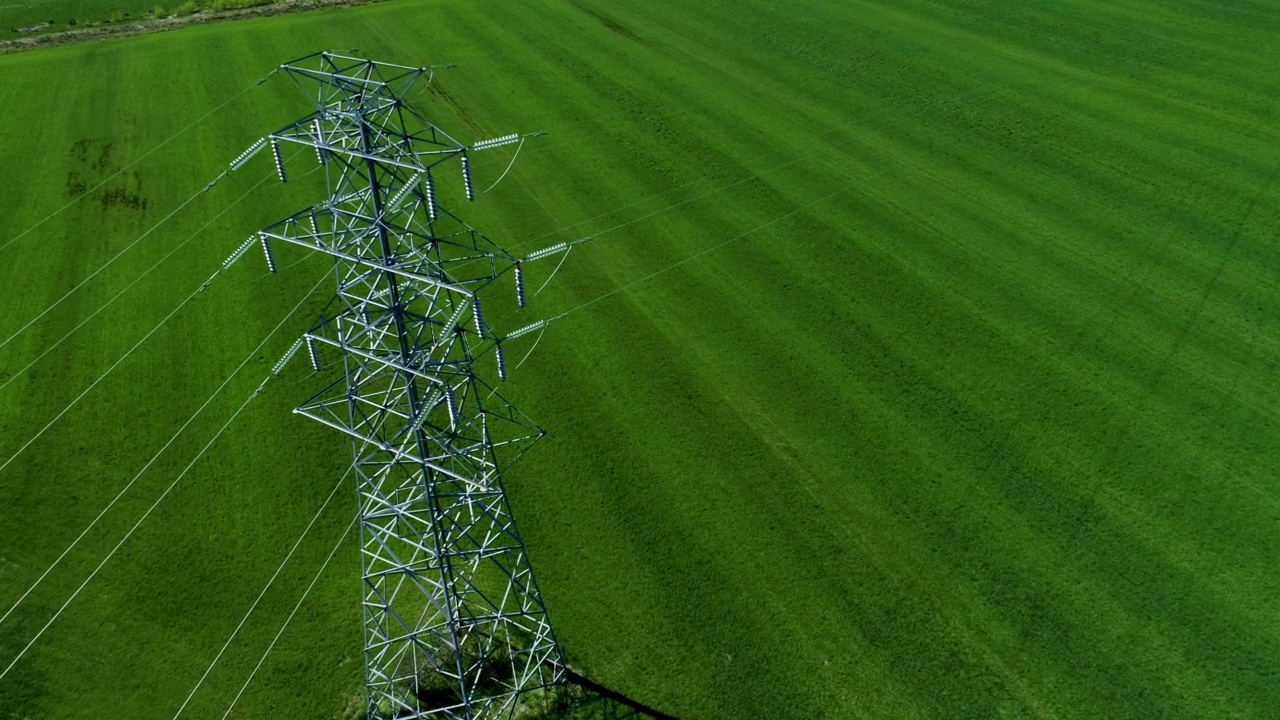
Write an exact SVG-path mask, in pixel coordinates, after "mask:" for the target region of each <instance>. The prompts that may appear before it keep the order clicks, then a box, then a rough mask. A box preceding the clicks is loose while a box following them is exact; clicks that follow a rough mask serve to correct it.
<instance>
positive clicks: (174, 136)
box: [0, 71, 274, 250]
mask: <svg viewBox="0 0 1280 720" xmlns="http://www.w3.org/2000/svg"><path fill="white" fill-rule="evenodd" d="M273 72H274V71H273ZM265 79H266V78H263V79H262V80H259V81H258V82H256V83H254V84H253V85H250V86H248V87H246V88H244V89H243V90H241V91H240V92H237V93H236V94H234V95H232V96H231V97H229V98H227V99H226V100H225V101H223V102H222V104H220V105H218V106H217V107H215V108H214V109H212V110H210V111H209V112H207V113H205V114H204V115H201V116H200V117H199V118H197V119H195V120H194V121H192V122H191V124H189V125H187V126H186V127H184V128H182V129H181V130H179V131H177V132H176V133H174V134H172V135H170V136H169V137H167V138H165V139H164V140H162V141H160V144H159V145H156V146H155V147H153V148H151V149H150V150H148V151H146V152H145V153H143V154H142V155H139V156H138V157H137V158H135V159H134V160H133V162H131V163H129V164H128V165H125V166H124V167H122V168H120V169H119V170H117V171H115V172H114V173H112V174H110V175H108V176H107V177H106V178H104V179H103V180H102V182H99V183H98V184H97V185H94V186H93V187H91V188H89V189H88V190H85V191H84V192H82V193H80V194H79V195H77V196H75V197H74V198H72V199H71V200H70V201H68V202H67V204H66V205H63V206H62V207H60V208H58V209H57V210H54V211H53V212H52V213H50V214H48V215H46V216H45V217H44V218H43V219H41V220H39V221H38V222H36V224H35V225H32V226H31V227H29V228H27V229H26V230H23V231H22V232H20V233H18V235H17V236H15V237H14V238H13V239H11V240H9V241H8V242H6V243H5V244H3V245H0V250H4V249H5V248H7V247H9V246H10V245H12V244H14V243H16V242H18V241H19V240H21V239H22V238H24V237H26V236H27V235H28V234H29V233H30V232H31V231H32V230H35V229H36V228H38V227H40V226H41V225H44V224H45V223H46V222H48V221H50V220H52V219H53V218H55V217H57V216H58V215H60V214H62V213H63V211H65V210H66V209H67V208H69V207H71V206H72V205H75V204H76V203H77V202H80V201H81V200H83V199H84V198H85V197H87V196H88V195H89V194H90V193H93V192H96V191H97V190H99V189H100V188H102V186H103V185H106V184H107V183H108V182H111V181H112V180H114V179H115V178H117V177H119V176H120V174H121V173H123V172H124V171H126V170H128V169H129V168H131V167H133V166H134V165H137V164H138V163H140V162H142V161H143V160H145V159H147V158H148V157H150V156H151V155H152V154H153V153H155V152H156V151H157V150H159V149H160V148H162V147H164V146H165V145H168V144H169V143H170V142H172V141H173V140H175V139H177V137H178V136H179V135H182V134H183V133H185V132H187V131H188V130H190V129H191V128H193V127H195V126H196V125H199V124H200V123H202V122H204V121H205V120H207V119H209V117H211V116H212V115H213V114H214V113H216V112H218V111H219V110H221V109H222V108H224V107H226V106H227V105H230V104H231V103H232V101H234V100H235V99H236V98H238V97H240V96H241V95H243V94H245V93H247V92H249V91H250V90H252V89H253V88H255V87H257V86H258V85H261V84H262V82H263V80H265Z"/></svg>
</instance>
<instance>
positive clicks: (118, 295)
mask: <svg viewBox="0 0 1280 720" xmlns="http://www.w3.org/2000/svg"><path fill="white" fill-rule="evenodd" d="M272 177H274V173H272V174H268V175H264V176H263V178H262V179H261V180H259V181H258V183H257V184H256V185H254V186H253V187H252V188H250V189H249V190H248V191H247V192H246V193H244V194H243V195H241V196H240V197H238V198H236V199H235V200H233V201H231V203H230V204H229V205H227V206H226V207H225V208H223V209H222V210H221V211H220V212H219V213H218V214H217V215H214V216H213V217H212V218H211V219H210V220H209V221H208V222H206V223H205V224H204V225H201V226H200V229H199V230H196V231H195V232H193V233H192V234H191V235H189V236H188V237H187V239H186V240H183V241H182V242H181V243H178V244H177V245H175V246H173V248H172V249H171V250H169V252H168V253H166V254H165V256H164V257H162V258H160V259H159V260H157V261H156V262H155V264H153V265H152V266H151V267H149V268H147V269H146V270H145V271H143V273H142V274H141V275H139V276H138V277H137V278H135V279H134V280H133V281H132V282H130V283H129V284H128V285H126V286H124V288H122V289H121V290H120V291H119V292H117V293H116V294H115V295H113V296H112V297H111V299H110V300H108V301H107V302H105V303H103V304H102V305H99V306H98V307H97V309H95V310H94V311H93V312H92V313H89V315H88V316H86V317H85V318H84V319H83V320H81V321H80V322H79V323H78V324H77V325H76V326H75V327H73V328H71V330H70V331H68V332H67V334H65V335H63V336H62V337H61V338H58V340H56V341H55V342H54V343H53V344H52V345H50V346H49V347H47V348H45V350H44V352H42V353H40V354H39V355H37V356H36V357H35V359H33V360H31V362H29V363H27V364H26V365H25V366H24V367H23V368H22V369H21V370H18V371H17V372H15V373H13V374H12V375H10V376H9V378H8V379H7V380H5V381H4V382H3V383H0V390H3V389H5V388H6V387H7V386H8V385H9V383H11V382H13V381H14V380H16V379H17V378H18V377H19V376H21V375H22V374H23V373H25V372H26V371H27V370H30V369H31V367H32V366H33V365H35V364H36V363H37V362H39V361H40V360H41V359H42V358H44V356H46V355H48V354H49V353H51V352H53V350H54V349H55V348H57V347H58V346H59V345H61V344H62V343H64V342H66V340H67V338H69V337H71V336H72V335H74V334H75V333H76V331H78V330H79V329H80V328H82V327H84V326H85V325H86V324H88V322H89V321H90V320H92V319H93V318H95V317H97V316H98V314H99V313H101V312H102V311H104V310H106V309H107V308H108V307H110V306H111V305H112V304H113V303H114V302H115V301H116V300H119V299H120V298H121V296H123V295H124V294H125V293H127V292H129V291H130V290H132V289H133V287H134V286H135V285H137V284H138V283H139V282H141V281H142V279H143V278H145V277H146V276H147V275H149V274H151V272H152V271H153V270H155V269H156V268H158V267H160V266H161V265H163V264H164V263H165V261H167V260H168V259H169V258H171V257H173V256H174V255H175V254H176V253H177V252H178V251H179V250H181V249H182V248H184V247H186V245H187V244H188V243H190V242H191V241H192V240H194V239H196V237H197V236H198V235H200V233H202V232H204V231H205V230H206V229H207V228H208V227H209V226H210V225H212V224H213V223H214V222H215V221H217V220H218V218H220V217H222V216H223V215H225V214H226V213H227V212H229V211H230V210H231V208H233V207H235V206H236V205H237V204H239V203H240V201H242V200H244V199H245V198H247V197H249V195H251V194H252V193H253V192H254V191H256V190H257V189H258V188H259V187H261V186H262V184H263V183H265V182H266V181H267V180H270V179H271V178H272Z"/></svg>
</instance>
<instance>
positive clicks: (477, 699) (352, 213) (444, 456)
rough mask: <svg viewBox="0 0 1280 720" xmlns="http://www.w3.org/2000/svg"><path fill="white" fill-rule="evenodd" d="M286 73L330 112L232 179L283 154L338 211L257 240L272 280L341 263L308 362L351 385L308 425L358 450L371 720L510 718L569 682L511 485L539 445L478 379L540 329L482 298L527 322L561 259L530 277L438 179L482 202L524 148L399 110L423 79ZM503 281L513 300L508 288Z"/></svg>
mask: <svg viewBox="0 0 1280 720" xmlns="http://www.w3.org/2000/svg"><path fill="white" fill-rule="evenodd" d="M280 69H281V70H283V71H284V72H285V73H286V74H287V75H288V76H289V77H291V78H293V79H294V80H295V81H296V82H297V83H298V84H299V85H300V86H301V87H303V88H304V89H305V90H307V91H308V94H310V95H313V97H314V99H315V103H316V112H315V113H313V114H312V115H309V116H307V117H306V118H303V119H302V120H299V121H298V122H295V123H293V124H292V125H289V126H288V127H286V128H284V129H282V130H280V131H279V132H276V133H273V134H272V135H270V136H269V137H268V138H264V139H263V140H262V141H259V143H258V145H255V146H254V147H253V148H250V150H249V151H247V152H246V154H245V155H242V156H241V157H240V158H237V159H236V161H235V162H233V163H232V169H235V168H236V167H237V166H238V164H243V163H244V162H246V161H247V159H248V157H251V156H252V155H253V154H255V153H256V152H257V150H260V149H262V148H263V147H266V146H269V147H270V148H271V150H272V153H273V154H274V156H275V162H276V168H277V171H278V172H279V173H280V178H281V180H284V179H285V167H284V163H283V155H282V154H281V150H280V148H281V145H282V144H285V143H295V144H299V145H306V146H308V147H310V148H313V149H314V151H315V158H314V159H315V160H316V161H318V162H320V163H321V164H322V165H323V167H324V169H325V172H326V174H327V177H328V192H329V197H328V199H327V200H326V201H324V202H323V203H321V204H319V205H316V206H314V207H311V208H308V209H307V210H304V211H302V212H300V213H297V214H296V215H293V216H292V217H289V218H287V219H285V220H283V221H281V222H279V223H277V224H275V225H272V226H271V227H268V228H266V229H264V230H262V231H261V232H260V233H258V235H257V236H256V238H251V240H255V239H256V241H257V242H258V243H260V244H261V247H262V249H263V251H264V253H265V254H266V258H267V264H268V267H269V268H270V269H271V270H272V271H274V270H275V269H276V263H275V259H274V256H273V252H272V243H273V242H276V241H279V242H285V243H291V244H293V245H300V246H302V247H305V248H309V249H311V250H316V251H319V252H323V253H326V254H328V255H331V256H333V258H334V260H335V275H336V278H337V294H336V295H335V297H334V298H333V300H332V301H331V303H330V304H329V306H328V308H327V309H326V311H325V312H324V314H323V315H322V317H321V318H320V320H319V322H318V323H317V324H316V325H315V327H314V328H313V329H312V330H311V331H309V332H308V333H307V334H306V335H305V336H304V337H303V338H301V339H300V340H299V342H298V343H295V344H294V348H295V349H298V348H299V347H300V346H301V345H303V344H305V345H306V347H307V351H308V354H309V355H310V357H311V362H312V364H313V366H314V367H315V368H316V370H320V369H321V364H322V359H323V358H326V357H328V356H331V355H336V356H339V357H341V362H342V370H343V372H342V376H341V377H340V378H338V379H337V380H336V381H335V382H333V383H332V384H331V385H329V386H328V387H327V388H325V389H324V390H323V391H321V392H320V393H319V394H317V395H315V396H314V397H313V398H312V399H310V400H308V401H307V402H306V403H305V404H303V405H302V406H301V407H299V408H297V410H296V411H295V412H298V413H301V414H302V415H305V416H307V417H309V418H312V419H314V420H317V421H319V422H321V423H324V424H325V425H328V426H329V427H331V428H334V429H337V430H341V431H342V432H344V433H346V434H347V435H349V436H350V437H351V438H352V447H353V451H354V460H353V463H354V467H355V473H356V476H357V479H358V485H359V498H360V521H361V530H362V533H361V542H362V550H363V552H362V557H363V576H364V626H365V660H366V665H367V685H368V711H369V717H371V718H420V717H433V718H434V717H442V718H468V719H478V718H495V717H502V718H511V717H514V716H515V715H516V712H517V709H518V708H519V707H520V706H521V704H522V699H526V700H527V699H529V695H528V694H529V693H530V692H532V691H536V690H538V689H540V688H545V687H547V686H549V685H552V684H555V683H558V682H560V681H561V680H562V679H563V658H562V656H561V653H560V649H559V646H558V645H557V643H556V639H555V635H554V634H553V632H552V628H551V623H550V621H549V619H548V616H547V611H546V608H545V606H544V604H543V602H542V598H541V595H540V593H539V591H538V585H537V583H536V582H535V580H534V574H533V568H532V567H531V565H530V561H529V557H528V554H527V553H526V551H525V546H524V543H523V541H522V540H521V537H520V533H519V531H518V530H517V528H516V522H515V518H514V517H513V516H512V513H511V508H510V507H509V506H508V504H507V499H506V496H505V494H504V492H503V485H502V470H503V469H504V468H506V467H509V466H510V464H511V463H513V462H515V460H516V459H518V458H519V456H520V455H522V454H523V453H524V452H526V451H527V450H528V448H529V447H530V446H531V444H532V443H533V442H535V441H536V440H537V439H538V438H539V437H541V436H542V435H543V434H545V433H544V431H543V430H541V429H540V428H539V427H538V426H537V425H536V424H534V423H533V422H532V421H531V420H529V418H527V417H526V416H525V415H524V414H522V413H521V412H519V411H518V410H516V409H515V408H514V407H512V406H511V405H510V404H509V403H507V402H506V401H505V400H503V399H502V397H501V396H500V395H498V394H497V393H496V392H495V391H494V389H493V388H492V387H491V386H490V385H489V384H487V383H486V382H485V381H484V380H483V379H482V378H481V377H480V376H479V374H478V373H477V370H478V369H481V366H483V367H484V368H485V369H489V372H492V369H496V371H497V373H498V375H499V377H500V378H501V379H505V378H506V362H505V358H504V356H503V347H502V343H503V342H504V341H507V340H511V339H513V338H515V337H518V336H520V335H523V334H527V333H529V332H532V331H533V330H537V329H539V328H540V327H541V326H543V325H544V324H545V322H543V321H540V322H536V323H533V324H531V325H528V326H526V327H524V328H521V329H520V330H517V331H514V332H511V333H507V334H506V335H505V336H503V335H499V334H498V333H497V332H495V331H494V330H493V329H492V328H490V327H489V326H488V325H486V322H485V315H484V309H483V306H482V298H483V299H484V301H486V302H487V301H488V299H489V298H490V297H492V296H493V293H494V292H496V291H502V292H503V294H504V295H505V296H506V297H507V298H508V299H510V300H515V301H516V302H517V303H518V304H519V305H520V306H523V305H524V304H525V291H524V285H523V271H522V263H523V262H527V261H529V260H531V259H539V258H541V257H546V256H548V255H552V254H556V253H558V252H562V251H563V249H564V248H562V247H561V246H554V247H552V248H547V249H544V250H543V251H540V252H537V253H533V254H531V255H530V256H528V257H525V258H517V257H515V256H513V255H512V254H510V253H508V252H507V251H505V250H503V249H502V248H501V247H499V246H498V245H496V244H495V243H493V242H492V241H491V240H489V238H487V237H485V236H484V235H482V234H481V233H479V232H477V231H476V230H475V229H474V228H472V227H470V226H469V225H467V224H466V223H464V222H462V221H461V220H460V219H458V217H456V216H455V215H454V214H453V213H451V212H449V211H448V210H445V209H444V208H442V207H440V206H439V205H438V204H437V197H436V193H437V178H438V177H440V174H441V173H442V172H445V171H446V170H447V171H448V172H450V173H459V175H460V177H461V187H462V189H463V191H464V192H465V194H466V196H467V198H468V199H474V191H473V190H472V184H471V175H470V165H469V161H468V152H475V151H477V150H483V149H488V148H492V147H497V146H499V145H505V144H508V143H511V142H515V141H517V140H519V139H520V137H519V136H517V135H509V136H504V137H501V138H495V139H493V140H490V141H485V142H482V143H476V144H475V145H472V146H470V147H466V146H463V145H462V144H460V143H458V142H457V141H455V140H453V139H452V138H450V137H449V136H448V135H446V134H445V133H443V132H442V131H440V130H439V129H438V128H436V127H435V126H434V125H432V124H431V123H430V122H428V121H427V120H426V119H425V118H424V117H423V116H422V115H420V114H419V113H418V112H416V111H415V110H414V109H412V108H411V107H409V106H408V105H407V104H406V103H405V100H404V98H405V95H406V93H407V92H408V90H409V88H410V87H411V86H412V85H413V84H414V82H415V81H417V80H418V79H420V78H421V77H422V76H423V75H424V74H426V73H428V72H430V69H429V68H409V67H402V66H397V65H389V64H386V63H378V62H372V61H369V60H363V59H359V58H351V57H344V56H340V55H334V54H331V53H321V54H318V55H314V56H310V57H307V58H303V59H301V60H298V61H294V62H291V63H287V64H285V65H283V66H281V68H280ZM307 154H308V155H309V154H310V153H307ZM454 177H455V178H456V177H459V176H458V175H455V176H454ZM453 186H454V187H457V183H456V182H455V183H453ZM248 244H249V243H246V245H248ZM561 245H564V244H561ZM245 249H247V248H246V247H244V246H242V248H241V250H240V251H239V252H241V253H242V252H243V251H244V250H245ZM503 276H508V277H507V278H506V279H504V284H505V282H506V281H509V280H510V281H514V285H515V290H514V292H512V290H511V288H510V286H507V287H506V288H505V289H503V287H502V286H495V285H494V283H495V281H497V280H499V278H502V277H503ZM491 357H492V358H493V359H492V360H490V358H491ZM287 358H288V356H286V360H287ZM326 362H327V361H326ZM494 365H496V368H494Z"/></svg>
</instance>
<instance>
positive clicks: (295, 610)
mask: <svg viewBox="0 0 1280 720" xmlns="http://www.w3.org/2000/svg"><path fill="white" fill-rule="evenodd" d="M359 519H360V516H359V515H356V516H355V517H353V518H351V522H350V523H348V524H347V529H346V530H344V531H343V532H342V535H340V536H339V537H338V542H336V543H334V545H333V549H332V550H330V551H329V556H328V557H326V558H325V559H324V563H323V564H322V565H320V569H319V570H317V571H316V574H315V575H314V576H313V577H312V578H311V582H310V584H308V585H307V589H306V590H303V591H302V597H300V598H298V602H296V603H294V605H293V610H291V611H290V612H289V617H287V618H285V620H284V624H282V625H281V626H280V629H279V630H277V631H276V636H275V637H273V638H271V644H270V645H267V649H266V650H265V651H264V652H263V653H262V656H261V657H259V658H258V664H256V665H254V666H253V670H251V671H250V672H249V677H248V678H246V679H245V681H244V684H243V685H241V686H240V691H239V692H237V693H236V696H235V698H233V699H232V700H231V704H230V705H228V706H227V711H226V712H224V713H222V720H226V719H227V717H229V716H230V715H231V711H232V710H233V709H234V708H235V706H236V703H238V702H240V697H241V696H242V695H244V691H245V690H247V689H248V688H249V683H251V682H253V678H254V676H255V675H257V674H258V670H260V669H261V668H262V664H263V663H265V662H266V661H267V656H268V655H270V654H271V651H272V650H274V649H275V647H276V643H277V642H279V641H280V636H281V635H284V631H285V628H288V627H289V623H291V622H293V616H294V615H297V614H298V608H300V607H302V603H304V602H305V601H306V599H307V596H308V595H310V594H311V589H312V588H314V587H315V586H316V582H317V581H318V580H319V579H320V576H321V575H323V574H324V571H325V568H327V567H329V562H330V561H331V560H333V556H334V555H336V554H338V548H339V547H341V546H342V543H343V542H345V541H346V539H347V536H348V535H350V534H351V528H353V527H355V526H356V522H357V521H358V520H359Z"/></svg>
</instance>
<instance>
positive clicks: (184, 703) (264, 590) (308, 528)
mask: <svg viewBox="0 0 1280 720" xmlns="http://www.w3.org/2000/svg"><path fill="white" fill-rule="evenodd" d="M350 475H351V470H350V469H348V470H347V472H345V473H343V475H342V477H340V478H338V482H336V483H334V486H333V489H332V490H330V491H329V496H328V497H326V498H325V499H324V503H323V504H322V505H321V506H320V509H319V510H316V514H315V515H312V516H311V522H309V523H307V526H306V527H305V528H304V529H303V530H302V534H301V535H299V536H298V539H297V540H295V541H294V543H293V547H291V548H289V552H288V554H286V555H285V556H284V559H283V560H281V561H280V565H278V566H277V567H276V571H275V572H274V573H273V574H272V575H271V579H270V580H268V581H267V584H266V585H264V586H263V587H262V592H260V593H258V596H257V597H256V598H254V600H253V604H252V605H250V606H249V609H248V610H247V611H245V614H244V617H242V618H240V622H239V624H237V625H236V629H235V630H232V631H231V635H229V636H228V637H227V641H226V642H225V643H223V644H222V649H220V650H218V654H217V655H215V656H214V658H213V661H212V662H210V663H209V667H207V668H205V671H204V674H203V675H201V676H200V679H199V680H198V681H197V682H196V685H195V687H193V688H191V692H189V693H187V699H186V700H183V701H182V706H181V707H179V708H178V712H176V713H174V714H173V720H178V716H179V715H181V714H182V711H183V710H185V709H186V708H187V704H188V703H190V702H191V698H193V697H195V695H196V691H198V690H199V689H200V686H201V685H203V684H204V681H205V679H206V678H208V677H209V673H211V672H213V666H214V665H217V664H218V661H219V660H221V659H222V654H223V653H225V652H226V651H227V648H228V647H230V646H231V642H232V641H233V640H235V638H236V635H238V634H239V633H240V629H241V628H243V627H244V624H245V622H247V621H248V620H249V616H250V615H252V614H253V611H254V610H255V609H257V607H258V603H260V602H262V598H263V597H264V596H265V595H266V594H267V591H268V590H270V589H271V586H272V584H274V583H275V581H276V578H277V577H279V576H280V571H282V570H284V566H285V565H287V564H288V563H289V559H290V558H292V557H293V553H294V552H296V551H297V549H298V546H299V545H301V544H302V541H303V539H305V538H306V537H307V534H308V533H310V532H311V527H312V526H313V525H315V524H316V520H319V519H320V515H321V514H322V513H324V510H325V508H327V507H329V502H330V501H331V500H333V496H334V495H335V494H337V492H338V488H339V487H341V486H342V483H343V482H344V481H345V480H346V479H347V477H348V476H350Z"/></svg>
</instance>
